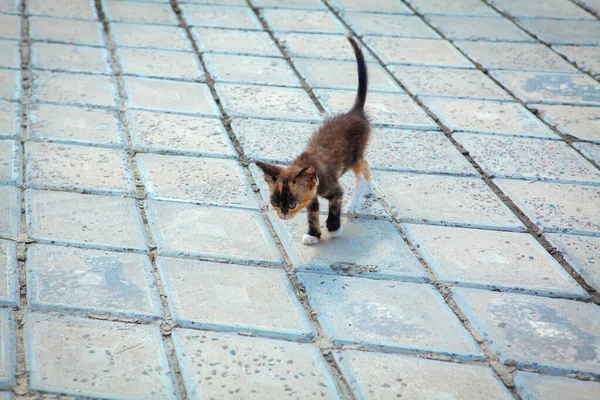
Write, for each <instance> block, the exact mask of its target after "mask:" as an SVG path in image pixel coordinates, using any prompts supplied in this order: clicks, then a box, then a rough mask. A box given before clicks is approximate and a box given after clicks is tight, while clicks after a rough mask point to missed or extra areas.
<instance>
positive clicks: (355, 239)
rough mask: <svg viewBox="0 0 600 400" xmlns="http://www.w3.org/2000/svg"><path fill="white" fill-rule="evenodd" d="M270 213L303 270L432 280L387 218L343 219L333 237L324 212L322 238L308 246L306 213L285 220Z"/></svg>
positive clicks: (287, 246)
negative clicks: (305, 240) (340, 230)
mask: <svg viewBox="0 0 600 400" xmlns="http://www.w3.org/2000/svg"><path fill="white" fill-rule="evenodd" d="M269 217H270V220H271V223H272V224H273V227H274V228H275V231H276V232H277V234H278V236H279V239H280V240H281V243H282V244H283V246H284V247H285V249H286V252H287V254H288V256H289V257H290V260H291V261H292V264H293V265H294V267H295V268H297V269H299V270H300V271H313V272H320V273H327V274H331V273H334V274H335V273H339V272H341V273H347V274H350V275H359V276H364V277H373V278H380V279H385V278H391V279H394V278H405V279H410V280H414V281H423V280H429V278H428V276H427V273H426V272H425V270H424V269H423V267H421V264H419V261H418V260H417V258H416V257H415V256H414V255H413V254H412V253H411V251H410V249H409V248H408V246H407V245H406V243H404V241H403V240H402V237H401V236H400V234H399V233H398V232H397V231H396V228H394V226H393V225H392V224H391V223H390V222H388V221H376V220H367V219H355V218H348V219H344V220H342V227H343V229H344V232H343V233H342V236H340V237H336V238H334V237H332V236H331V235H330V234H329V232H328V231H327V230H326V229H325V226H324V221H325V216H324V215H323V218H322V222H321V223H322V225H323V226H322V227H321V230H322V232H323V236H322V237H321V241H320V242H319V243H318V244H315V245H313V246H307V245H305V244H303V243H302V235H303V234H305V233H306V232H307V230H308V223H307V221H306V218H305V217H306V215H305V214H304V213H303V214H301V215H298V216H297V217H296V218H295V219H293V220H291V221H285V222H283V221H281V220H279V219H277V218H276V217H275V216H274V214H269Z"/></svg>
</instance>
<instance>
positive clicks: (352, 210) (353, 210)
mask: <svg viewBox="0 0 600 400" xmlns="http://www.w3.org/2000/svg"><path fill="white" fill-rule="evenodd" d="M344 212H345V213H346V214H348V215H357V214H358V213H359V212H360V205H358V206H356V204H355V202H354V201H350V202H349V203H348V204H347V205H346V207H345V208H344Z"/></svg>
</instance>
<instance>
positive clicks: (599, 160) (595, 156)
mask: <svg viewBox="0 0 600 400" xmlns="http://www.w3.org/2000/svg"><path fill="white" fill-rule="evenodd" d="M573 147H575V148H576V149H577V150H579V151H581V153H582V154H583V155H584V156H586V157H587V158H589V159H590V160H592V161H595V162H596V164H599V165H600V145H598V144H594V143H584V142H578V143H573Z"/></svg>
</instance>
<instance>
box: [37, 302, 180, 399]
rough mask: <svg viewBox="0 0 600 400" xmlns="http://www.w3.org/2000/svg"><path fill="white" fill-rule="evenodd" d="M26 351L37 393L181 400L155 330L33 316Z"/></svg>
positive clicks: (86, 320)
mask: <svg viewBox="0 0 600 400" xmlns="http://www.w3.org/2000/svg"><path fill="white" fill-rule="evenodd" d="M25 346H26V351H27V366H28V370H29V371H31V375H30V379H29V384H30V386H31V389H32V390H42V391H45V392H51V393H67V394H69V395H72V396H87V397H107V396H113V394H114V393H115V391H116V392H117V393H119V397H122V398H144V399H176V398H177V396H176V393H177V386H176V384H175V383H174V382H173V377H172V372H171V368H170V366H169V361H168V358H167V352H166V347H165V345H164V344H163V342H162V340H161V337H160V330H159V328H158V327H156V326H146V325H136V324H126V323H122V322H112V321H94V320H89V319H83V318H74V317H62V318H59V317H57V316H52V315H44V314H38V313H30V314H27V315H26V317H25Z"/></svg>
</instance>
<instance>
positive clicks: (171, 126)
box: [127, 110, 237, 158]
mask: <svg viewBox="0 0 600 400" xmlns="http://www.w3.org/2000/svg"><path fill="white" fill-rule="evenodd" d="M127 120H128V122H129V132H130V134H131V139H132V141H133V145H134V148H135V149H136V150H142V151H161V152H170V153H180V154H189V155H200V156H208V157H223V158H237V156H236V154H235V151H234V149H233V146H232V144H231V141H230V140H229V137H228V136H227V132H225V128H223V125H222V124H221V121H219V120H218V119H214V118H201V117H194V116H188V115H179V114H165V113H157V112H149V111H134V110H130V111H128V113H127Z"/></svg>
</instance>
